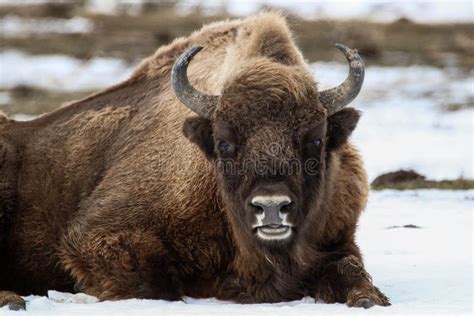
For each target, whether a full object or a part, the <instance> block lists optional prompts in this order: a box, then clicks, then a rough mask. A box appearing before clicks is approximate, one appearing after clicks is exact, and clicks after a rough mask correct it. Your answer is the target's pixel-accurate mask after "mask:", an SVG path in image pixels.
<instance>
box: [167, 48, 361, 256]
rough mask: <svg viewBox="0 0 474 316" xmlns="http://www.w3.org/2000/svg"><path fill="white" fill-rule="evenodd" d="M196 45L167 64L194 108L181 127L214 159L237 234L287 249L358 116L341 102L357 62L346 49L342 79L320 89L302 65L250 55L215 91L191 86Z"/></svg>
mask: <svg viewBox="0 0 474 316" xmlns="http://www.w3.org/2000/svg"><path fill="white" fill-rule="evenodd" d="M344 49H347V48H345V47H344ZM199 50H200V48H199V47H198V48H192V49H190V50H188V51H187V52H185V53H184V54H183V55H182V56H181V57H180V59H179V60H178V61H177V62H176V64H175V66H174V68H173V75H172V79H173V81H172V83H173V88H174V90H175V92H176V95H177V97H178V98H179V99H180V100H181V101H182V102H183V103H184V104H185V105H186V106H187V107H189V108H190V109H191V110H193V111H194V112H196V113H197V114H199V116H198V117H190V118H188V119H186V121H185V123H184V126H183V133H184V135H185V137H187V138H188V139H189V140H190V141H191V142H193V143H195V144H196V145H197V146H199V148H200V149H201V150H202V151H203V153H204V154H205V156H206V157H207V159H209V160H210V161H212V162H213V163H214V166H215V171H216V172H215V174H216V177H217V183H218V188H219V191H220V195H221V197H222V199H223V201H224V203H225V209H226V210H227V213H228V217H229V219H230V222H231V224H232V226H233V230H234V231H235V232H236V233H237V234H236V235H237V236H238V237H239V238H245V239H246V240H251V239H254V240H255V241H256V242H257V243H259V244H260V245H262V246H263V247H267V248H269V249H280V250H281V249H285V250H287V249H288V248H289V247H290V246H291V244H292V242H293V241H294V240H295V239H297V238H298V235H302V233H303V231H304V230H305V229H311V227H306V224H307V223H308V222H310V221H309V220H308V219H309V217H311V216H313V217H317V216H318V212H319V210H320V205H321V203H322V201H323V200H324V195H325V193H326V190H325V187H326V186H325V184H326V182H327V179H328V177H330V176H331V168H330V163H329V162H330V159H331V153H332V152H333V151H335V150H337V149H338V148H339V147H340V146H341V145H342V144H344V143H345V142H346V140H347V138H348V137H349V135H350V134H351V132H352V130H353V129H354V128H355V126H356V124H357V121H358V119H359V114H358V112H357V111H356V110H354V109H351V108H347V109H342V107H343V106H345V105H346V104H347V103H348V102H350V100H352V99H353V98H354V97H355V96H356V95H357V92H358V91H359V89H360V85H361V80H362V78H363V67H362V66H361V65H362V64H361V61H360V59H359V58H358V55H353V54H354V51H351V50H348V49H347V51H345V53H346V57H347V58H348V59H349V60H351V73H350V75H349V77H348V79H346V81H345V82H344V83H343V84H342V85H341V86H339V87H337V88H334V89H331V90H329V92H328V91H323V92H320V93H318V92H317V88H316V84H315V82H314V81H313V78H312V76H311V74H310V73H309V72H308V71H307V68H306V67H304V66H301V65H296V66H292V65H283V64H279V63H275V62H273V61H271V60H268V59H261V58H260V59H255V60H250V61H248V63H247V64H242V65H239V70H238V71H236V72H235V73H233V77H232V78H231V79H229V80H228V81H227V82H226V84H225V85H224V88H223V91H222V94H221V95H220V96H211V95H205V94H203V93H201V92H199V91H197V90H195V89H194V88H193V87H192V86H191V85H190V84H189V81H188V79H187V76H186V68H187V65H188V64H189V62H190V59H191V58H192V56H193V55H194V54H196V53H197V52H198V51H199ZM349 55H350V56H349ZM360 67H362V68H360ZM355 77H358V78H355ZM354 78H355V79H354ZM313 229H314V228H313Z"/></svg>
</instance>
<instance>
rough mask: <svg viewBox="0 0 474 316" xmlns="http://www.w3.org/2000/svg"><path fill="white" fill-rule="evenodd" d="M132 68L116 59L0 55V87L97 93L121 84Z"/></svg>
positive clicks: (15, 53)
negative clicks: (92, 91) (23, 86)
mask: <svg viewBox="0 0 474 316" xmlns="http://www.w3.org/2000/svg"><path fill="white" fill-rule="evenodd" d="M134 68H135V67H134V66H130V65H128V64H126V63H125V62H124V61H123V60H121V59H118V58H101V57H95V58H92V59H89V60H85V61H84V60H80V59H77V58H73V57H69V56H66V55H28V54H25V53H22V52H20V51H16V50H6V51H2V52H0V87H1V88H13V87H15V86H18V85H28V86H32V87H37V88H43V89H50V90H63V91H64V90H65V91H77V90H100V89H103V88H106V87H108V86H110V85H112V84H114V83H118V82H120V81H123V80H125V79H126V78H128V77H129V76H130V74H131V73H132V71H133V69H134Z"/></svg>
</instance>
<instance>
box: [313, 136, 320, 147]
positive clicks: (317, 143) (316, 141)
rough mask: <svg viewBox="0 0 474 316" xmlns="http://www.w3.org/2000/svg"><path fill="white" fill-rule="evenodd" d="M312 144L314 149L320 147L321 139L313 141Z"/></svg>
mask: <svg viewBox="0 0 474 316" xmlns="http://www.w3.org/2000/svg"><path fill="white" fill-rule="evenodd" d="M313 144H314V145H315V146H316V147H319V146H321V139H320V138H319V139H315V140H313Z"/></svg>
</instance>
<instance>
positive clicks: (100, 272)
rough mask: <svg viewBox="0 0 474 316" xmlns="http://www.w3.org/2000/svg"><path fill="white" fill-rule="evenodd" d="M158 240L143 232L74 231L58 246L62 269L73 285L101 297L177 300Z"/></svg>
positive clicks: (177, 296)
mask: <svg viewBox="0 0 474 316" xmlns="http://www.w3.org/2000/svg"><path fill="white" fill-rule="evenodd" d="M162 249H163V247H162V244H161V243H160V241H159V240H158V239H157V238H155V237H154V236H152V235H151V234H148V233H146V232H142V231H121V232H116V233H110V232H106V231H101V232H98V231H94V232H89V231H88V232H87V233H86V234H80V233H78V232H77V231H74V232H73V233H71V234H70V235H68V236H67V237H66V238H65V239H64V240H63V242H62V245H61V258H62V260H61V261H62V264H63V267H64V269H66V270H67V271H69V272H70V273H71V275H72V277H73V279H74V281H75V282H76V285H75V288H76V289H77V290H80V291H82V292H84V293H86V294H89V295H93V296H96V297H98V298H99V299H100V300H119V299H128V298H149V299H150V298H154V299H167V300H177V299H180V297H181V296H180V295H179V294H178V293H177V291H176V290H175V289H176V288H177V286H175V284H174V283H173V279H172V276H173V274H172V273H171V272H170V269H167V268H168V267H167V266H166V265H165V261H163V259H162V258H163V257H162V256H161V252H163V251H162Z"/></svg>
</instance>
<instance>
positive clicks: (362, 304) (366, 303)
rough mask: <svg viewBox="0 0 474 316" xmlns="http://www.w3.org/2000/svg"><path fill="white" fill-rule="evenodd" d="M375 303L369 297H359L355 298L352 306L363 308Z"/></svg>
mask: <svg viewBox="0 0 474 316" xmlns="http://www.w3.org/2000/svg"><path fill="white" fill-rule="evenodd" d="M374 305H375V302H374V301H372V300H371V299H368V298H360V299H358V300H357V302H356V303H355V304H354V307H363V308H365V309H367V308H371V307H372V306H374Z"/></svg>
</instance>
